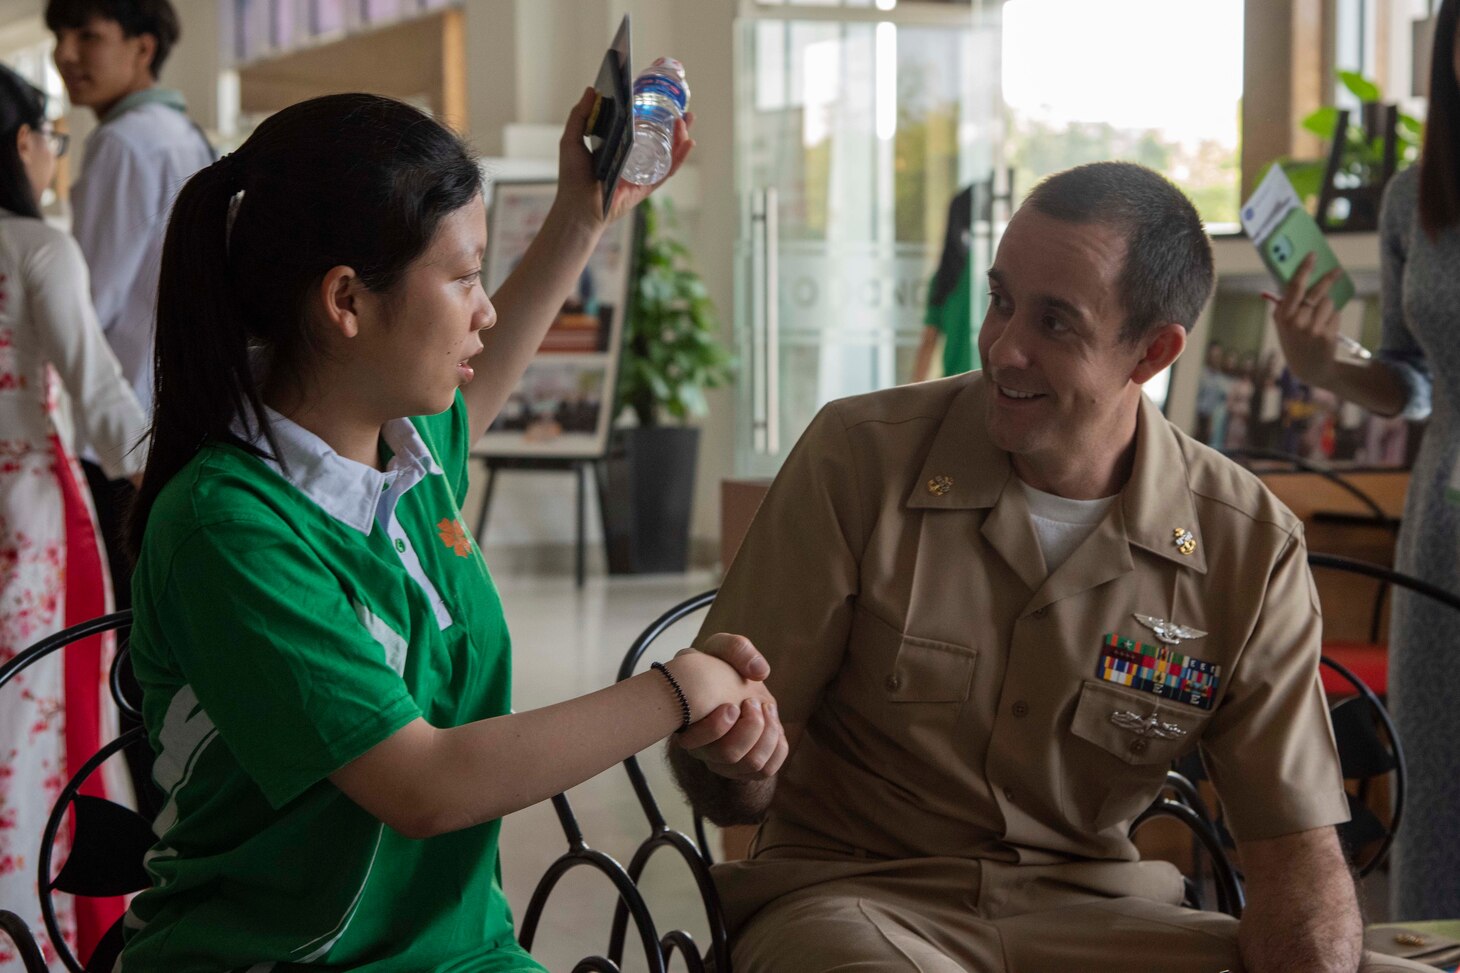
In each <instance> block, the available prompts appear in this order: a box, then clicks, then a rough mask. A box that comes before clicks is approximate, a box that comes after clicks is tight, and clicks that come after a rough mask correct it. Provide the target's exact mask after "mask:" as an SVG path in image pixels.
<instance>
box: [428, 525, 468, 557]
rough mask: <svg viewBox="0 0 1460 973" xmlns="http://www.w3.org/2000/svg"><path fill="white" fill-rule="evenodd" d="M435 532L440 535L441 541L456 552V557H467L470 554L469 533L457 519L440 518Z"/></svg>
mask: <svg viewBox="0 0 1460 973" xmlns="http://www.w3.org/2000/svg"><path fill="white" fill-rule="evenodd" d="M436 533H438V534H440V535H441V543H443V544H445V545H446V546H447V547H449V548H451V549H452V550H453V551H455V552H456V556H457V557H467V556H468V555H470V554H471V535H470V534H468V533H467V532H466V528H465V527H463V526H462V525H461V521H459V520H446V519H444V518H443V519H442V521H441V523H439V524H437V525H436Z"/></svg>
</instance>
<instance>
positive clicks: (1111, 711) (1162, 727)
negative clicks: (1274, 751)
mask: <svg viewBox="0 0 1460 973" xmlns="http://www.w3.org/2000/svg"><path fill="white" fill-rule="evenodd" d="M1207 716H1208V715H1207V714H1206V713H1205V712H1198V711H1195V710H1191V709H1187V708H1183V707H1181V706H1179V705H1177V704H1173V703H1171V702H1170V701H1169V700H1166V699H1162V698H1161V697H1159V696H1155V695H1152V694H1150V693H1138V692H1132V691H1130V690H1128V689H1120V688H1118V687H1116V686H1111V685H1109V684H1107V683H1103V682H1095V681H1093V680H1086V681H1085V683H1084V685H1083V686H1082V687H1081V689H1080V701H1079V703H1078V704H1077V705H1076V706H1075V716H1074V719H1073V721H1072V722H1071V723H1070V732H1071V733H1073V734H1074V735H1075V736H1077V737H1079V738H1080V739H1082V740H1088V741H1089V742H1091V743H1093V744H1095V745H1096V746H1097V747H1099V748H1100V749H1101V750H1104V751H1105V752H1106V753H1109V754H1111V755H1112V756H1115V757H1119V758H1120V759H1121V760H1123V761H1125V762H1126V763H1128V764H1156V763H1170V762H1171V761H1173V760H1175V759H1176V757H1177V756H1179V755H1180V754H1181V753H1182V752H1183V751H1184V750H1185V749H1186V748H1187V745H1188V744H1191V743H1193V742H1195V740H1196V737H1197V735H1198V733H1199V731H1200V730H1201V726H1202V724H1203V723H1205V722H1206V720H1207Z"/></svg>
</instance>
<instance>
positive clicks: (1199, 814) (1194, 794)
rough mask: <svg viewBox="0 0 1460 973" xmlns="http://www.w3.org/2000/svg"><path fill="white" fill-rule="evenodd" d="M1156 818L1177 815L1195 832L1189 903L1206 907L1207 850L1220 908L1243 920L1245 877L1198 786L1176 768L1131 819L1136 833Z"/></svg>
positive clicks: (1218, 908) (1188, 891)
mask: <svg viewBox="0 0 1460 973" xmlns="http://www.w3.org/2000/svg"><path fill="white" fill-rule="evenodd" d="M1155 818H1174V819H1176V820H1177V821H1179V822H1181V823H1182V824H1184V825H1185V826H1186V827H1187V829H1188V830H1190V831H1191V834H1192V844H1193V847H1192V861H1193V864H1194V866H1195V868H1194V871H1193V874H1192V875H1187V876H1183V877H1184V878H1185V881H1186V904H1187V905H1189V906H1191V907H1192V908H1194V909H1200V908H1202V906H1203V894H1202V886H1203V885H1204V884H1205V881H1204V875H1203V872H1202V870H1201V868H1200V863H1201V857H1200V853H1202V852H1204V853H1205V854H1206V857H1207V859H1208V860H1209V861H1210V862H1211V866H1212V879H1213V884H1214V885H1215V886H1216V892H1217V910H1218V911H1220V912H1224V913H1226V914H1227V915H1229V916H1233V917H1235V918H1238V919H1240V918H1241V917H1242V910H1243V908H1244V907H1245V906H1246V904H1247V900H1246V897H1245V895H1244V894H1243V891H1242V880H1241V877H1240V876H1239V875H1238V874H1237V869H1236V868H1235V867H1234V866H1233V865H1232V859H1231V858H1229V857H1228V856H1227V851H1226V849H1225V848H1223V847H1222V842H1221V839H1220V838H1219V837H1218V835H1217V828H1216V824H1215V822H1214V821H1213V820H1212V816H1211V812H1210V811H1209V810H1208V808H1207V805H1206V802H1205V801H1203V800H1202V798H1201V794H1200V793H1199V792H1198V791H1197V789H1196V786H1195V785H1194V784H1192V782H1191V781H1190V780H1188V779H1187V778H1186V777H1185V776H1183V775H1182V774H1179V773H1177V772H1176V771H1174V770H1168V771H1167V772H1166V783H1165V785H1164V786H1163V788H1162V793H1161V794H1160V795H1159V796H1158V797H1157V798H1156V799H1155V800H1154V801H1152V802H1151V806H1150V807H1148V808H1146V809H1145V810H1144V811H1142V812H1141V814H1140V816H1139V817H1137V818H1136V819H1135V820H1134V821H1132V822H1131V826H1130V833H1131V835H1132V836H1134V835H1135V833H1136V832H1137V831H1138V830H1140V828H1141V827H1142V826H1143V825H1145V824H1146V823H1147V822H1148V821H1151V820H1154V819H1155Z"/></svg>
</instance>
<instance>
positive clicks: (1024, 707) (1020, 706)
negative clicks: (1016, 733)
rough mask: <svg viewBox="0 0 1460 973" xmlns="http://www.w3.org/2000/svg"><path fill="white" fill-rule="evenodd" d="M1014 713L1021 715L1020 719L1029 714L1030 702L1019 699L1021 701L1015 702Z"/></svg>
mask: <svg viewBox="0 0 1460 973" xmlns="http://www.w3.org/2000/svg"><path fill="white" fill-rule="evenodd" d="M1014 715H1015V716H1017V717H1019V718H1020V719H1023V718H1024V717H1026V716H1028V715H1029V704H1028V703H1026V702H1024V700H1022V699H1021V700H1019V702H1017V703H1015V704H1014Z"/></svg>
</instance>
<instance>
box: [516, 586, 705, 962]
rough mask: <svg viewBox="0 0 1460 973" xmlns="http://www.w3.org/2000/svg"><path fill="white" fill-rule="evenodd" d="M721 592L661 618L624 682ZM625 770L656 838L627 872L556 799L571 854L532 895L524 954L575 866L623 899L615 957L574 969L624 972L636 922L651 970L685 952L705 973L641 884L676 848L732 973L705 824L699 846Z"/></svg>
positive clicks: (685, 937)
mask: <svg viewBox="0 0 1460 973" xmlns="http://www.w3.org/2000/svg"><path fill="white" fill-rule="evenodd" d="M714 599H715V592H714V591H706V592H703V593H702V594H698V595H695V596H694V597H693V598H689V599H686V600H685V601H682V602H680V603H679V604H678V605H675V606H674V607H673V608H671V609H669V611H667V612H665V613H664V614H663V615H661V616H659V617H658V618H657V619H655V620H654V622H653V623H651V624H650V625H649V627H648V628H646V629H645V630H644V631H643V632H642V633H641V634H640V635H639V637H638V638H637V639H635V640H634V643H633V645H631V646H630V647H629V651H628V653H627V654H626V655H625V656H624V660H623V663H622V664H621V665H620V666H619V671H618V680H619V681H620V682H621V681H623V680H625V679H628V678H629V677H630V676H632V675H634V671H635V669H636V668H637V667H638V664H639V662H640V660H641V659H642V658H643V656H644V654H645V652H646V651H647V650H648V649H649V647H650V646H651V645H652V644H653V643H654V642H655V641H656V640H657V639H658V638H659V637H660V636H661V635H663V634H664V633H665V632H666V631H667V630H668V629H669V628H671V627H672V626H673V625H674V624H675V623H677V622H679V621H682V620H683V619H685V618H687V617H688V616H690V615H692V614H694V613H695V612H697V611H700V610H702V609H704V608H706V607H708V606H709V604H710V602H712V601H714ZM624 770H625V771H626V772H627V773H628V776H629V781H630V783H631V784H632V785H633V788H634V794H635V796H636V797H637V798H638V801H639V806H640V807H641V808H642V809H643V811H644V816H645V818H646V819H647V821H648V824H649V836H648V837H646V838H645V839H644V840H643V841H642V842H640V844H639V847H638V849H637V850H636V851H635V852H634V855H633V857H632V858H631V859H630V861H629V867H628V868H627V869H625V868H624V867H623V866H622V865H620V864H619V863H618V862H617V861H615V860H614V859H613V858H612V857H610V856H608V855H606V854H604V853H603V852H601V851H598V850H596V849H593V848H591V847H589V846H588V844H587V842H586V841H585V840H584V838H583V832H582V829H581V828H579V826H578V821H577V818H576V816H575V815H574V814H573V809H572V806H571V805H570V804H569V803H568V798H567V796H566V795H564V794H559V795H558V796H557V797H554V798H553V809H554V810H555V811H556V812H557V815H558V821H559V823H560V824H561V825H562V828H563V834H564V835H565V836H566V837H567V839H568V850H567V851H566V852H564V853H563V854H562V855H561V856H559V858H558V859H557V860H556V861H554V862H553V864H552V865H551V866H550V867H549V868H548V871H547V873H546V874H544V875H543V877H542V879H541V880H540V881H539V882H538V885H537V888H536V889H534V890H533V893H532V899H531V900H530V901H529V903H528V906H527V911H526V912H524V913H523V915H522V922H521V925H520V926H519V929H518V939H519V940H520V941H521V943H522V946H523V948H524V949H528V950H530V949H531V948H532V941H533V939H534V937H535V935H536V932H537V926H538V923H539V921H540V920H541V918H542V913H543V910H544V909H545V908H546V906H547V903H548V900H549V898H550V897H551V895H552V892H553V889H554V888H555V887H556V886H557V884H558V882H559V880H560V879H561V878H562V877H563V876H564V875H566V874H567V873H568V872H569V871H571V870H572V869H574V868H591V869H594V870H596V871H599V872H601V873H603V874H604V875H606V876H607V877H608V879H609V880H610V881H611V882H612V883H613V885H614V888H615V889H616V890H617V891H618V894H619V900H618V904H617V905H616V906H615V908H614V916H613V925H612V927H611V931H610V935H609V945H608V955H607V956H606V957H605V956H595V957H592V958H591V959H588V960H584V961H583V962H582V963H580V964H579V965H578V966H576V967H574V968H573V969H574V973H588V971H612V973H617V971H618V970H619V969H620V966H621V964H622V963H623V957H624V949H625V943H626V939H627V936H628V922H629V920H630V919H631V918H632V919H633V921H634V927H635V929H636V931H637V932H638V934H639V938H640V940H641V942H642V943H643V948H644V953H645V957H646V960H647V961H648V966H649V970H650V971H651V973H663V971H664V970H665V968H666V966H667V964H668V963H669V960H670V958H671V957H672V956H673V955H674V954H675V953H678V954H679V955H680V957H682V958H683V960H684V963H685V966H686V968H687V969H688V970H689V971H690V973H703V971H704V970H705V969H706V965H705V961H706V956H705V954H703V953H701V952H700V950H699V947H698V946H697V945H696V944H695V941H694V938H693V937H692V936H691V935H690V934H689V933H687V932H685V931H684V930H682V929H675V930H670V931H669V932H666V933H664V934H663V935H660V934H659V933H658V932H657V931H656V929H655V926H654V921H653V917H652V916H651V915H650V913H649V908H648V905H647V904H646V903H645V901H644V897H643V895H642V894H641V893H640V891H639V881H640V879H641V878H642V877H643V874H644V869H645V867H646V866H647V865H648V863H649V860H650V859H651V858H653V857H654V855H655V853H656V852H658V851H660V850H661V849H666V848H667V849H670V850H671V851H672V852H673V853H675V854H677V855H678V856H679V857H680V859H682V860H683V862H684V863H685V865H686V866H687V867H688V868H689V870H690V872H691V874H692V875H693V876H694V879H695V884H696V886H697V888H698V890H699V893H700V897H701V899H702V900H703V902H704V908H705V919H706V921H707V922H708V924H709V927H710V949H709V959H711V960H712V962H713V968H714V969H715V971H716V973H731V965H730V947H729V937H728V935H727V934H726V931H725V918H724V915H723V913H722V911H721V908H720V896H719V893H718V892H717V891H716V889H715V883H714V880H713V879H712V878H711V877H710V868H709V866H710V864H712V862H713V856H712V855H711V853H710V848H709V842H708V840H707V838H706V835H705V829H704V822H703V820H702V819H701V818H700V817H699V816H698V815H697V816H696V817H695V834H696V838H697V842H696V841H693V840H691V839H690V838H689V836H687V835H685V834H684V833H682V832H680V831H676V830H674V829H673V828H671V827H670V826H669V824H668V822H667V821H666V820H665V818H664V814H663V812H662V811H661V810H660V809H659V805H658V803H657V802H656V801H655V800H654V794H653V792H652V791H651V790H650V788H649V782H648V779H647V778H646V777H645V776H644V771H643V768H641V767H640V766H639V761H638V759H637V758H636V757H629V758H628V759H627V760H625V761H624Z"/></svg>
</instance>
